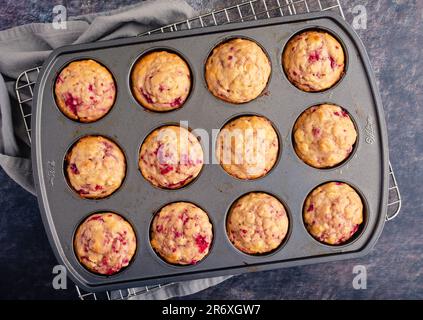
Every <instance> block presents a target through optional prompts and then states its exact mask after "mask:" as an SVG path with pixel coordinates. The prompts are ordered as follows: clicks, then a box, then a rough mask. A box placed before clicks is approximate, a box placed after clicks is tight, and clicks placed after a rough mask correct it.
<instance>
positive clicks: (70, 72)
mask: <svg viewBox="0 0 423 320" xmlns="http://www.w3.org/2000/svg"><path fill="white" fill-rule="evenodd" d="M54 94H55V97H56V103H57V106H58V107H59V109H60V110H61V111H62V112H63V114H64V115H65V116H67V117H68V118H70V119H72V120H76V121H80V122H94V121H96V120H99V119H100V118H102V117H104V116H105V115H106V114H107V113H108V112H109V111H110V109H111V108H112V106H113V104H114V102H115V97H116V87H115V82H114V80H113V76H112V74H111V73H110V72H109V71H108V70H107V69H106V68H105V67H103V66H102V65H101V64H99V63H98V62H96V61H94V60H79V61H74V62H71V63H70V64H69V65H67V66H66V67H65V68H64V69H63V70H62V71H61V72H60V74H59V75H58V76H57V79H56V83H55V87H54Z"/></svg>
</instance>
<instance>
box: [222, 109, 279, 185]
mask: <svg viewBox="0 0 423 320" xmlns="http://www.w3.org/2000/svg"><path fill="white" fill-rule="evenodd" d="M278 152H279V139H278V135H277V134H276V131H275V129H274V128H273V126H272V124H271V123H270V121H269V120H268V119H266V118H264V117H259V116H242V117H239V118H236V119H234V120H232V121H230V122H229V123H227V124H226V125H225V126H224V127H223V128H222V130H221V131H220V133H219V135H218V136H217V143H216V157H217V159H218V161H219V163H220V164H221V166H222V167H223V169H224V170H225V171H226V172H227V173H229V174H230V175H232V176H234V177H236V178H239V179H245V180H247V179H257V178H260V177H262V176H264V175H266V174H267V173H268V172H269V171H270V170H271V169H272V168H273V166H274V165H275V163H276V160H277V158H278Z"/></svg>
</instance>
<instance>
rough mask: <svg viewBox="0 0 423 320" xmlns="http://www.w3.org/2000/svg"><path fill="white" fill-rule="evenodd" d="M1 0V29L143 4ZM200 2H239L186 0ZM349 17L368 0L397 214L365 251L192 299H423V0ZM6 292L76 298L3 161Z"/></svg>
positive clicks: (254, 277)
mask: <svg viewBox="0 0 423 320" xmlns="http://www.w3.org/2000/svg"><path fill="white" fill-rule="evenodd" d="M137 2H138V1H136V0H121V1H114V2H103V1H90V0H73V1H58V0H57V1H55V0H43V1H28V0H6V1H5V0H3V1H2V4H1V7H0V30H2V29H6V28H9V27H13V26H17V25H21V24H25V23H29V22H51V19H52V13H51V12H52V8H53V6H54V5H56V4H64V5H65V6H67V8H68V14H69V15H79V14H85V13H91V12H99V11H104V10H110V9H114V8H118V7H120V6H123V5H127V4H133V3H137ZM188 2H189V3H190V4H191V5H192V6H193V7H194V8H195V9H197V10H199V11H204V10H210V9H213V8H221V7H223V6H227V5H230V4H233V3H237V1H223V0H206V1H200V0H190V1H188ZM341 2H342V3H343V7H344V10H345V13H346V17H347V20H348V22H350V23H351V22H352V19H353V14H352V12H351V11H348V9H352V8H353V7H354V6H355V5H357V4H362V5H365V7H366V9H367V14H368V24H367V29H366V30H358V33H359V35H360V37H361V38H362V40H363V42H364V44H365V46H366V48H367V50H368V53H369V56H370V60H371V62H372V65H373V68H374V71H375V74H376V78H377V81H378V85H379V88H380V92H381V95H382V100H383V104H384V108H385V112H386V121H387V124H388V131H389V146H390V158H391V162H392V164H393V166H394V169H395V171H396V175H397V179H398V183H399V186H400V188H401V191H402V196H403V208H402V212H401V214H400V216H399V217H398V218H397V219H396V220H394V221H393V222H390V223H387V224H386V226H385V229H384V231H383V234H382V236H381V238H380V240H379V242H378V243H377V244H376V246H375V248H374V249H373V250H372V252H371V253H370V254H369V255H368V256H366V257H365V258H361V259H356V260H349V261H342V262H336V263H326V264H320V265H311V266H304V267H296V268H290V269H282V270H276V271H268V272H260V273H250V274H245V275H242V276H238V277H235V278H233V279H230V280H228V281H227V282H225V283H223V284H221V285H219V286H217V287H214V288H210V289H207V290H205V291H203V292H201V293H198V294H195V295H193V296H191V297H190V298H195V299H288V298H291V299H336V298H338V299H339V298H342V299H367V298H375V299H385V298H390V299H399V298H413V299H422V298H423V278H422V277H423V268H422V266H423V262H422V253H423V249H422V248H423V236H422V231H423V230H422V224H421V222H422V214H423V210H422V209H423V206H422V197H421V196H422V187H421V184H422V176H423V175H422V158H423V156H422V151H423V139H421V136H422V133H423V130H422V128H423V121H422V120H423V117H422V112H423V108H422V101H423V99H422V95H423V93H422V92H423V90H422V84H423V63H422V56H421V52H422V51H423V36H422V34H423V33H422V30H423V24H422V19H423V18H422V17H423V1H417V0H415V1H406V0H396V1H389V0H378V1H374V0H373V1H364V0H354V1H347V0H343V1H341ZM0 208H1V209H0V210H1V213H0V248H1V249H0V298H19V299H27V298H32V299H39V298H51V299H64V298H67V299H75V298H77V294H76V291H75V289H74V286H73V285H72V284H69V288H68V290H61V291H57V290H53V288H52V286H51V280H52V277H53V275H52V268H53V266H54V265H55V264H56V260H55V258H54V256H53V253H52V251H51V249H50V246H49V244H48V241H47V238H46V236H45V233H44V229H43V226H42V223H41V218H40V216H39V212H38V208H37V202H36V199H35V197H33V196H31V195H30V194H29V193H26V192H25V191H24V190H23V189H21V188H20V187H19V186H18V185H16V184H15V183H14V182H13V181H12V180H11V179H9V177H8V176H7V175H6V174H5V173H4V172H3V171H2V170H1V169H0ZM355 265H364V266H366V268H367V275H368V281H367V290H354V289H353V287H352V280H353V277H354V275H353V273H352V270H353V267H354V266H355Z"/></svg>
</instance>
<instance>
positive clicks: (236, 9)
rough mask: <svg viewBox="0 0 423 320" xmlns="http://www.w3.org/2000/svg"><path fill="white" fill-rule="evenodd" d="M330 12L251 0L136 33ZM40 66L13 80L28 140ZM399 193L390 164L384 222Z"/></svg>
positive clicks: (322, 3)
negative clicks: (386, 210)
mask: <svg viewBox="0 0 423 320" xmlns="http://www.w3.org/2000/svg"><path fill="white" fill-rule="evenodd" d="M329 10H330V11H333V12H336V13H338V14H339V15H341V16H342V18H344V19H345V16H344V11H343V8H342V5H341V0H251V1H243V2H241V3H239V4H236V5H233V6H230V7H226V8H223V9H219V10H213V11H210V12H208V13H204V14H202V15H200V16H197V17H194V18H190V19H187V20H184V21H180V22H176V23H173V24H170V25H167V26H163V27H161V28H157V29H154V30H150V31H148V32H145V33H142V34H140V35H139V36H146V35H150V34H157V33H164V32H175V31H180V30H188V29H194V28H205V27H209V26H217V25H222V24H227V23H233V22H244V21H251V20H258V19H269V18H273V17H281V16H286V15H294V14H301V13H309V12H315V11H329ZM40 70H41V67H35V68H32V69H28V70H26V71H24V72H22V73H21V74H20V75H19V77H18V79H17V80H16V85H15V91H16V96H17V99H18V103H19V108H20V111H21V114H22V119H23V122H24V125H25V130H26V132H27V137H28V141H29V143H31V104H30V103H31V101H32V97H33V90H34V86H35V83H36V80H37V76H38V74H39V73H40ZM401 204H402V199H401V194H400V191H399V188H398V184H397V181H396V178H395V173H394V171H393V169H392V166H391V163H389V200H388V212H387V215H386V221H390V220H392V219H394V218H395V217H396V216H397V215H398V214H399V212H400V210H401ZM171 285H173V283H168V284H159V285H156V286H146V287H140V288H131V289H125V290H115V291H106V292H103V293H94V292H85V291H83V290H82V289H80V288H79V287H78V286H76V291H77V294H78V297H79V298H80V299H81V300H104V299H107V300H126V299H130V298H134V297H139V298H142V296H143V295H146V294H151V293H152V292H154V291H156V290H160V289H162V288H164V287H167V286H171Z"/></svg>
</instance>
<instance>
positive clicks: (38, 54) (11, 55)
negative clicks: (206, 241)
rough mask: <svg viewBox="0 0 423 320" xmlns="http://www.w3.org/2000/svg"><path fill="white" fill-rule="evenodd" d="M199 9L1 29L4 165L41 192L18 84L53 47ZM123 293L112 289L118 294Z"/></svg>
mask: <svg viewBox="0 0 423 320" xmlns="http://www.w3.org/2000/svg"><path fill="white" fill-rule="evenodd" d="M193 15H194V10H193V9H192V8H191V7H190V6H189V5H188V4H187V3H185V2H184V1H182V0H156V1H145V2H142V3H140V4H137V5H133V6H129V7H124V8H123V9H118V10H114V11H110V12H104V13H98V14H91V15H86V16H78V17H73V18H70V19H69V21H67V22H66V29H54V28H53V26H52V24H42V23H35V24H29V25H23V26H19V27H16V28H12V29H9V30H5V31H0V127H1V130H0V166H1V167H2V168H3V170H4V171H5V172H6V173H7V174H8V175H9V176H10V177H11V178H12V179H13V180H15V181H16V182H17V183H18V184H19V185H21V186H22V187H23V188H24V189H26V190H27V191H29V192H31V193H32V194H35V189H34V181H33V177H32V168H31V159H30V144H29V141H28V140H27V136H26V131H25V128H24V124H23V121H22V116H21V114H20V110H19V107H18V102H17V98H16V94H15V88H14V84H15V81H16V79H17V78H18V76H19V75H20V73H21V72H22V71H24V70H27V69H31V68H34V67H36V66H40V65H42V63H43V61H44V60H45V59H46V58H47V57H48V55H49V54H50V53H51V51H52V50H53V49H55V48H58V47H60V46H64V45H68V44H76V43H86V42H93V41H101V40H111V39H117V38H122V37H134V36H137V35H138V34H140V33H143V32H146V31H148V30H151V29H154V28H158V27H161V26H164V25H167V24H170V23H173V22H175V21H179V20H184V19H187V18H189V17H192V16H193ZM2 75H3V76H2ZM31 80H32V81H35V79H31ZM28 107H29V108H30V106H28ZM227 278H229V277H216V278H210V279H201V280H193V281H184V282H177V283H172V284H168V285H166V286H163V287H162V288H160V289H155V290H154V291H152V292H148V293H146V294H142V295H138V296H137V298H139V299H143V298H148V299H152V298H156V299H166V298H171V297H176V296H182V295H188V294H192V293H195V292H197V291H200V290H203V289H205V288H207V287H209V286H212V285H216V284H218V283H220V282H222V281H224V280H226V279H227ZM141 289H142V288H135V289H134V290H135V292H137V291H140V290H141ZM117 294H118V293H117V292H112V296H114V295H117Z"/></svg>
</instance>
